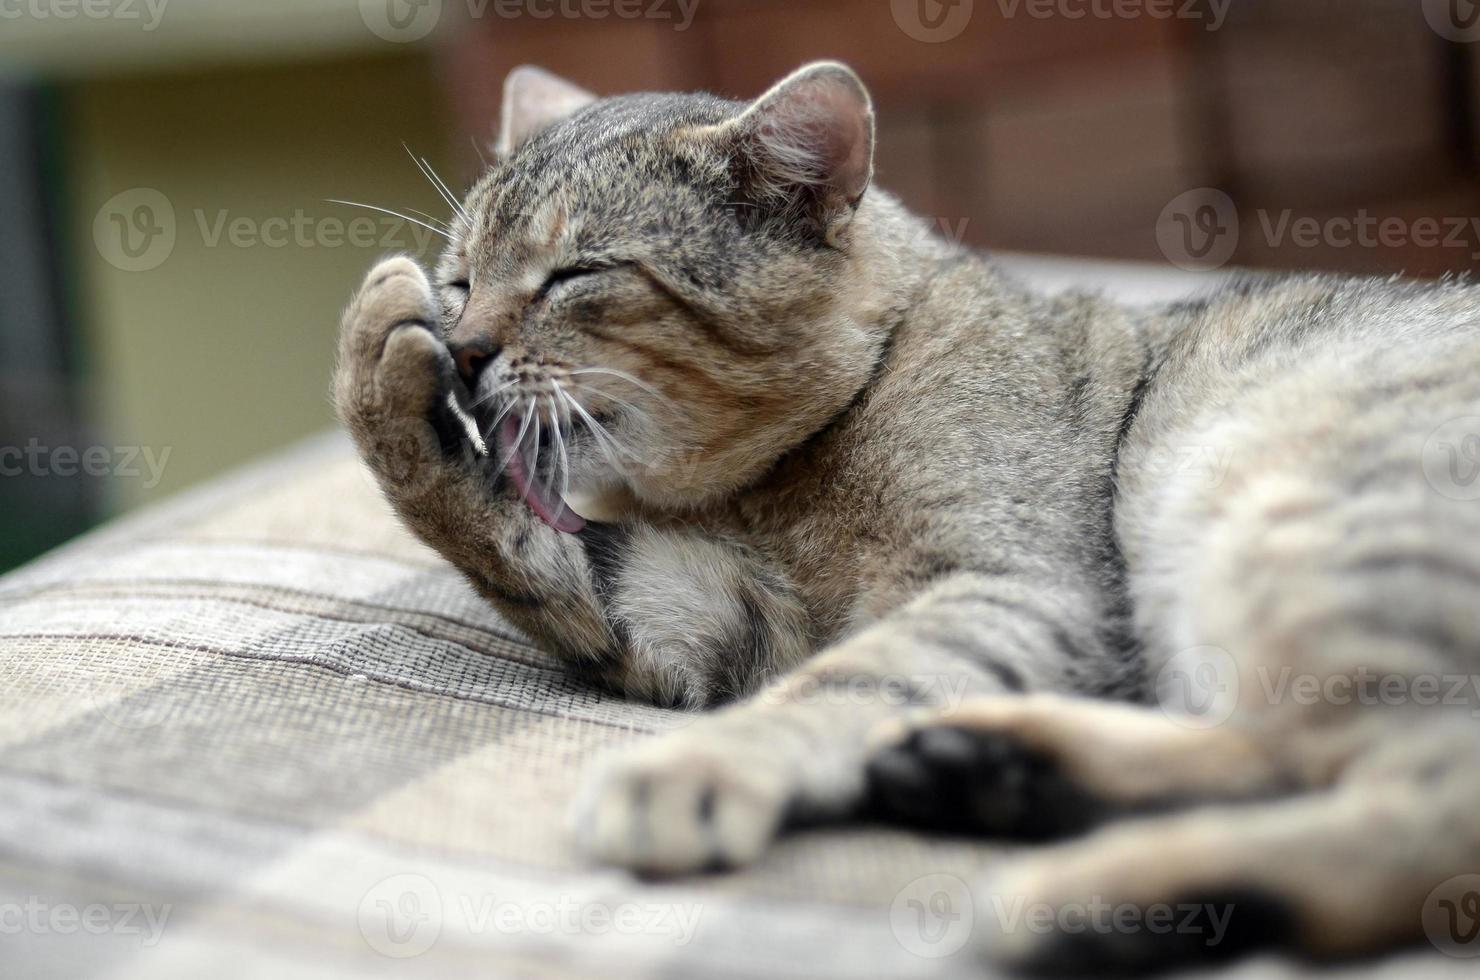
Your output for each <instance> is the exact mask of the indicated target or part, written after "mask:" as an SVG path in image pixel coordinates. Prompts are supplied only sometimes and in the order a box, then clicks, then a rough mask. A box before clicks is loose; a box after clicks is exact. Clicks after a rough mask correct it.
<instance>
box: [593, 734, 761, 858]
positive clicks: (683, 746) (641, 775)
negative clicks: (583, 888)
mask: <svg viewBox="0 0 1480 980" xmlns="http://www.w3.org/2000/svg"><path fill="white" fill-rule="evenodd" d="M789 801H790V793H789V787H788V781H787V779H786V773H785V771H784V769H783V768H782V767H781V765H780V763H779V760H778V759H777V758H774V757H771V758H768V757H766V756H765V755H764V754H762V753H760V752H758V751H756V749H755V747H754V746H753V745H752V746H747V745H744V744H741V743H740V742H738V741H734V742H732V741H728V740H725V739H721V738H717V737H712V736H706V735H703V734H701V733H699V732H680V733H677V734H674V735H670V736H667V737H665V738H662V739H659V740H657V741H655V742H653V743H651V744H650V745H645V746H643V747H641V748H639V749H637V750H635V751H634V752H632V753H631V754H629V755H625V756H622V757H620V758H618V759H617V760H616V761H614V762H612V763H608V764H606V765H604V766H603V767H601V768H600V769H599V770H598V771H597V772H595V773H594V774H593V777H592V778H591V779H590V781H589V782H588V784H587V786H586V789H585V792H584V793H582V795H581V796H580V798H579V799H578V800H577V801H576V805H575V807H574V808H573V810H572V813H571V824H572V830H573V833H574V835H575V841H576V845H577V847H579V848H580V850H581V851H583V852H584V853H585V854H586V855H587V856H589V857H591V858H594V859H595V860H598V861H602V862H604V863H606V864H613V865H617V866H619V867H624V868H630V869H632V870H634V871H641V872H646V873H652V874H680V873H683V872H690V871H704V870H710V869H717V868H728V867H737V866H739V865H744V864H748V863H749V862H751V861H753V860H755V859H756V858H757V857H759V856H760V854H761V852H762V851H764V850H765V848H766V845H767V844H769V843H770V841H771V839H772V838H773V837H775V835H776V832H777V830H778V829H779V828H780V826H781V821H782V817H783V815H784V814H785V811H786V807H787V804H788V802H789Z"/></svg>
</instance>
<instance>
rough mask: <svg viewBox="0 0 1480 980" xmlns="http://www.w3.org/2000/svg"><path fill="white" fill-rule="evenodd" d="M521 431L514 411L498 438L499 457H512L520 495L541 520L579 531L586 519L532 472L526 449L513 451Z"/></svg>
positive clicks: (512, 473) (511, 472)
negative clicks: (526, 457)
mask: <svg viewBox="0 0 1480 980" xmlns="http://www.w3.org/2000/svg"><path fill="white" fill-rule="evenodd" d="M518 435H519V419H518V418H516V417H515V416H514V413H512V412H510V413H509V417H508V418H506V419H504V422H503V424H502V425H500V426H499V430H498V438H497V439H495V440H494V441H495V442H496V443H497V445H498V453H499V458H500V459H502V458H503V457H505V456H507V457H508V458H509V462H508V464H507V465H508V468H509V479H511V480H513V481H514V487H515V488H516V489H517V490H518V491H519V496H521V497H523V498H524V502H525V503H527V504H529V506H530V508H531V509H533V510H534V512H535V513H536V514H538V515H539V516H540V520H542V521H544V522H545V523H546V524H548V525H550V526H551V527H553V528H554V529H555V530H557V531H563V532H564V533H566V534H575V533H576V532H577V531H579V530H581V529H582V528H584V527H585V526H586V519H585V518H584V517H582V516H581V515H580V514H577V513H576V512H575V511H573V510H571V509H570V508H569V507H567V506H566V503H565V501H564V500H563V499H561V497H560V494H558V493H556V492H555V491H554V490H553V489H551V490H546V489H545V487H544V486H542V485H541V484H540V482H539V481H538V480H536V479H534V478H532V477H531V476H530V473H529V468H528V467H527V466H526V465H525V463H524V454H523V453H522V452H510V448H511V447H512V446H513V445H514V439H515V438H517V437H518Z"/></svg>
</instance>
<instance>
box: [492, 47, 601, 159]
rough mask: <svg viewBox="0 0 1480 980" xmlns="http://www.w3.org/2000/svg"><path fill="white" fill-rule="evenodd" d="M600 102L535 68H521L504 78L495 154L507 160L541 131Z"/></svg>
mask: <svg viewBox="0 0 1480 980" xmlns="http://www.w3.org/2000/svg"><path fill="white" fill-rule="evenodd" d="M595 101H596V96H594V95H592V94H591V93H590V92H587V91H586V90H585V89H583V88H581V87H580V86H579V85H575V84H573V83H571V82H567V81H566V80H565V79H563V78H560V77H558V76H555V75H552V74H550V73H549V72H547V71H545V70H544V69H543V68H536V67H535V66H534V65H520V66H519V67H518V68H515V69H514V70H513V71H511V72H509V77H508V78H506V79H504V105H503V112H502V113H501V118H500V120H499V130H498V142H497V143H495V144H494V147H493V152H494V153H496V154H498V155H499V156H500V157H507V156H508V155H509V154H510V153H513V152H514V151H515V150H517V149H518V148H519V145H520V144H521V143H523V142H524V141H525V140H527V139H529V138H530V137H531V136H533V135H534V134H536V133H538V132H540V131H541V130H544V129H548V128H549V127H551V126H553V125H555V124H556V123H558V122H560V120H562V119H565V118H566V117H568V116H573V115H575V114H576V113H577V112H580V111H581V110H582V109H584V108H586V106H588V105H590V104H591V103H593V102H595Z"/></svg>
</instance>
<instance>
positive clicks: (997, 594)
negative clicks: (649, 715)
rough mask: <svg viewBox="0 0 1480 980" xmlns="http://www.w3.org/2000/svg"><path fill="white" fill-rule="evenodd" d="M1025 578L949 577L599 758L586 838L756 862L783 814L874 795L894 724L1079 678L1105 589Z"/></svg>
mask: <svg viewBox="0 0 1480 980" xmlns="http://www.w3.org/2000/svg"><path fill="white" fill-rule="evenodd" d="M1021 581H1022V580H1021V579H1018V578H1015V577H1013V576H1003V575H976V574H969V573H967V574H958V575H953V576H949V577H947V578H946V579H943V580H941V581H940V582H938V583H937V584H936V585H934V586H932V587H930V588H929V589H927V590H926V591H925V592H924V593H923V594H921V595H920V596H918V597H917V598H915V599H914V600H913V601H911V602H910V603H908V604H907V605H905V606H903V607H902V608H900V609H898V610H897V611H896V612H894V613H893V614H891V615H889V616H887V617H886V618H884V619H882V620H880V621H878V622H876V623H874V624H873V625H872V626H869V627H867V628H865V629H863V630H861V631H860V632H858V633H856V634H854V635H853V636H852V637H850V638H849V639H847V640H846V641H844V642H842V643H841V644H839V645H837V646H835V647H833V648H831V649H829V650H827V651H825V652H823V653H822V654H820V655H819V656H817V657H816V658H814V659H813V660H811V661H808V662H807V663H805V664H803V665H802V666H801V667H799V668H798V669H796V670H794V671H793V672H791V673H790V674H787V675H786V676H784V677H782V678H781V679H780V680H778V681H777V682H776V683H774V684H773V685H771V686H770V687H768V688H766V689H765V690H763V691H762V692H761V693H760V694H759V695H757V696H756V697H754V698H753V699H751V700H750V701H748V702H745V703H742V704H739V705H735V706H732V707H730V708H726V709H724V710H721V711H719V712H716V713H715V714H713V715H710V716H707V717H704V718H700V719H698V720H697V721H695V723H694V724H693V725H691V726H689V727H688V728H685V729H683V730H682V731H679V732H677V733H674V734H671V735H667V736H663V737H661V738H659V739H657V740H655V741H653V742H650V743H648V744H646V745H642V746H639V747H638V748H637V749H635V750H631V751H630V752H628V753H627V754H625V755H621V756H618V757H616V758H615V759H613V760H608V761H605V762H603V763H599V764H598V768H597V771H596V772H595V773H593V775H592V777H591V778H590V780H589V782H588V784H587V786H586V788H585V792H584V793H583V794H582V795H581V796H580V797H579V798H578V799H577V801H576V804H575V806H574V808H573V810H572V829H573V832H574V835H575V840H576V843H577V845H578V846H579V847H580V848H581V849H582V850H583V851H585V852H586V853H587V854H589V855H590V856H592V857H594V858H596V859H598V860H601V861H604V862H606V863H610V864H616V865H620V866H624V867H629V868H634V869H637V870H642V871H647V872H656V873H670V874H671V873H680V872H687V871H696V870H702V869H705V868H709V867H724V866H736V865H741V864H745V863H747V862H749V861H752V860H754V859H755V858H756V857H758V856H759V855H760V854H761V852H762V851H763V850H764V849H765V847H766V846H767V844H769V843H770V841H771V839H772V838H773V837H774V836H775V834H776V833H777V831H778V830H779V829H780V827H781V826H782V823H783V821H785V820H787V819H789V818H803V819H818V818H836V817H840V816H844V815H846V814H848V813H850V812H852V811H854V810H856V809H857V808H858V807H859V806H860V805H862V804H863V803H864V801H865V796H866V790H867V760H868V758H869V755H870V734H871V733H872V732H873V731H874V730H875V729H876V728H878V727H879V726H880V725H881V723H884V722H886V721H888V720H889V719H897V718H905V717H909V716H912V715H914V714H917V713H918V712H920V711H921V710H922V709H924V710H927V711H929V710H942V709H949V708H952V707H955V706H956V705H958V704H959V703H961V701H963V700H964V699H966V698H967V697H970V696H973V695H999V696H1003V695H1009V694H1013V693H1017V692H1021V691H1030V690H1055V689H1061V688H1063V687H1065V686H1067V681H1066V677H1067V675H1068V673H1070V672H1069V671H1068V670H1066V668H1067V667H1068V666H1069V662H1070V661H1071V660H1077V659H1078V658H1089V657H1091V656H1093V655H1094V654H1095V651H1094V650H1093V644H1094V643H1095V642H1096V641H1095V640H1094V638H1093V629H1092V628H1091V627H1090V626H1089V620H1088V618H1087V617H1085V614H1084V612H1083V611H1084V610H1088V609H1091V608H1093V606H1094V603H1093V601H1092V600H1090V599H1089V598H1087V597H1085V596H1075V595H1072V594H1071V593H1072V590H1069V589H1065V588H1063V587H1060V588H1059V589H1058V590H1057V593H1058V594H1057V595H1056V597H1055V600H1054V601H1053V602H1052V603H1049V602H1046V601H1042V600H1040V601H1035V600H1033V599H1031V598H1024V597H1023V596H1022V593H1023V592H1024V591H1025V590H1024V589H1023V588H1022V587H1021ZM1042 594H1044V595H1053V594H1054V593H1050V592H1044V593H1042ZM1077 666H1078V667H1079V668H1080V669H1085V670H1088V669H1091V668H1090V664H1089V663H1079V664H1077Z"/></svg>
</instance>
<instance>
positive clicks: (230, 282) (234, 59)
mask: <svg viewBox="0 0 1480 980" xmlns="http://www.w3.org/2000/svg"><path fill="white" fill-rule="evenodd" d="M1477 40H1480V4H1477V3H1475V2H1473V0H0V173H4V175H5V180H3V181H0V568H5V567H9V566H13V565H15V564H17V563H19V562H21V561H24V560H25V559H27V558H29V557H31V556H33V555H35V554H37V553H39V552H40V551H41V550H44V549H46V548H48V547H50V546H52V545H54V544H56V543H58V542H61V541H63V540H65V539H67V538H68V537H71V536H72V535H75V534H76V533H78V532H80V531H82V530H84V529H86V528H88V527H90V526H92V525H94V524H96V523H98V522H100V521H102V520H104V519H106V518H107V517H108V516H111V515H112V514H115V513H118V512H120V511H122V510H125V509H127V508H130V507H134V506H137V505H138V504H140V503H143V502H145V501H148V500H151V499H154V498H157V497H160V496H162V495H165V494H170V493H173V492H175V491H178V490H180V489H182V488H184V487H187V486H189V485H191V484H194V483H196V482H198V481H200V480H202V479H204V478H206V477H209V476H211V475H213V474H216V473H219V472H221V471H223V470H225V469H227V468H229V467H231V466H233V465H235V464H238V463H240V462H242V461H245V460H248V459H251V458H253V457H256V456H259V455H261V454H262V453H264V452H266V451H268V450H271V449H273V448H275V447H278V446H281V445H284V444H286V443H289V442H291V441H293V440H295V439H297V438H299V437H301V436H303V435H305V434H308V433H311V432H314V431H317V430H320V429H322V428H324V427H326V426H328V425H330V424H332V416H331V412H330V407H329V402H328V398H327V389H328V378H329V373H330V369H331V364H332V351H333V346H334V337H335V332H336V329H337V321H338V315H339V312H340V310H341V308H342V307H343V305H344V304H345V303H346V301H347V300H348V298H349V296H350V292H351V290H352V289H353V287H354V286H355V285H356V283H357V282H358V280H359V278H360V276H361V275H362V274H363V272H364V271H365V270H366V269H367V268H368V267H369V265H370V264H371V263H372V262H373V261H374V260H375V259H376V257H378V256H379V255H381V254H383V253H385V252H387V251H392V250H402V251H408V252H411V253H413V254H418V255H421V256H426V257H429V256H430V255H432V254H433V253H434V251H435V249H434V243H435V241H436V238H435V236H433V235H431V234H430V233H429V232H427V231H426V230H425V229H423V228H421V227H419V226H417V225H415V224H412V223H410V222H407V221H403V220H400V219H398V218H394V217H391V216H388V215H381V214H378V213H376V212H372V211H363V210H356V209H353V208H349V207H345V206H342V205H336V204H330V203H327V202H328V200H329V199H331V198H340V199H347V200H352V201H358V202H364V203H368V204H372V205H377V206H381V207H386V208H391V209H395V210H398V211H402V212H406V213H408V214H412V213H415V212H416V211H420V212H426V213H428V214H431V215H445V214H446V213H447V210H448V208H447V206H446V204H445V203H444V202H443V201H442V200H441V198H440V197H439V195H438V193H437V191H436V190H435V189H434V188H433V186H432V185H431V184H430V182H429V181H428V180H427V179H426V178H425V177H424V176H423V174H422V173H421V172H420V169H419V168H418V166H417V165H416V164H415V163H414V161H413V160H412V156H413V155H414V156H416V157H424V158H425V159H426V160H427V162H428V163H429V165H430V166H431V167H432V168H434V169H435V170H436V171H437V172H438V173H439V174H440V175H441V176H442V177H443V178H444V179H445V180H446V182H447V183H448V184H449V185H451V187H452V188H453V190H454V191H455V192H457V193H461V191H462V190H463V189H464V188H465V187H466V186H467V185H468V183H469V182H470V181H471V180H472V179H474V177H475V176H476V174H477V172H478V168H479V166H480V153H482V152H483V150H482V147H484V146H486V144H487V143H489V142H490V141H491V138H492V133H493V130H494V126H495V123H496V117H497V108H498V102H499V92H500V86H501V83H502V79H503V76H504V75H505V73H506V72H507V71H508V69H510V68H511V67H513V66H515V65H517V64H520V63H524V62H534V63H538V64H541V65H543V66H545V67H547V68H550V69H551V70H554V71H556V72H558V73H561V74H564V75H566V76H567V77H569V78H571V79H573V80H574V81H576V82H579V83H580V84H582V85H584V86H586V87H588V88H590V89H592V90H593V91H596V92H598V93H616V92H623V91H630V90H635V89H708V90H711V91H714V92H718V93H721V94H724V95H728V96H732V97H747V98H748V97H752V96H754V95H756V94H758V93H759V92H760V91H761V90H763V89H764V88H765V87H766V86H767V85H769V84H770V83H771V82H772V81H774V80H775V79H776V78H778V77H780V76H781V75H783V74H785V73H786V72H788V71H790V70H791V69H793V68H795V67H796V66H797V65H799V64H800V63H802V62H804V61H807V60H810V59H814V58H819V57H833V58H841V59H843V60H846V61H848V62H849V63H851V64H852V65H853V66H854V67H855V68H856V69H857V70H858V71H859V72H860V74H861V75H862V76H863V77H864V79H865V81H866V82H867V83H868V84H869V85H870V87H871V88H872V90H873V92H874V95H875V98H876V101H877V104H878V110H879V116H880V126H879V140H880V143H879V157H878V167H877V171H878V181H879V183H880V184H882V185H883V186H885V187H888V188H889V189H891V190H893V191H895V192H897V193H899V194H900V195H901V196H903V197H904V199H905V200H906V201H907V202H908V203H910V204H911V205H912V206H913V207H914V208H916V209H917V210H918V211H919V212H921V213H923V214H925V215H927V216H929V217H930V218H932V219H933V220H934V221H936V223H937V226H938V228H939V229H940V231H941V233H942V234H946V235H948V236H952V237H957V238H960V239H963V240H965V241H968V242H971V243H973V244H977V245H982V246H987V247H990V248H994V249H1000V250H1006V251H1010V252H1015V253H1040V254H1051V255H1061V256H1082V257H1090V258H1093V259H1096V260H1134V261H1139V262H1146V263H1152V264H1154V265H1157V266H1161V267H1165V268H1168V269H1171V268H1175V267H1180V268H1212V267H1217V266H1223V265H1226V264H1238V265H1249V266H1259V267H1270V268H1282V269H1293V268H1319V269H1331V270H1345V271H1350V272H1358V273H1396V272H1406V273H1409V274H1414V275H1421V276H1438V275H1442V274H1445V273H1451V272H1461V271H1467V270H1472V269H1474V268H1476V267H1477V265H1480V230H1477V229H1480V219H1477V218H1476V217H1475V216H1476V215H1480V208H1477V205H1480V194H1477V191H1480V182H1477V169H1480V168H1477V164H1480V144H1477V138H1476V132H1477V126H1480V117H1477V107H1480V45H1477V44H1476V43H1475V42H1476V41H1477ZM408 148H409V153H408ZM413 209H415V210H413Z"/></svg>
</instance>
